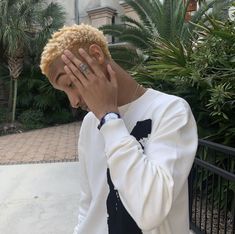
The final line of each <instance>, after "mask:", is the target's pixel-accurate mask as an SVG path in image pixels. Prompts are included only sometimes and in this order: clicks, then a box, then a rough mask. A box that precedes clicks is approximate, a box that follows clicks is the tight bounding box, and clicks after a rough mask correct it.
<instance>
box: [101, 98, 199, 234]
mask: <svg viewBox="0 0 235 234" xmlns="http://www.w3.org/2000/svg"><path fill="white" fill-rule="evenodd" d="M157 115H158V112H157V111H156V112H155V116H154V115H153V116H152V117H153V125H152V132H151V134H150V136H149V137H148V139H147V141H146V147H145V149H144V151H143V150H142V147H141V145H140V143H139V142H138V141H137V140H136V139H135V138H134V137H133V136H131V135H130V133H129V132H128V130H127V128H126V126H125V123H124V121H123V120H122V119H118V120H113V121H110V122H108V123H106V124H105V125H104V126H103V127H102V128H101V133H102V135H103V137H104V142H105V153H106V155H107V162H108V167H109V169H110V175H111V179H112V181H113V184H114V186H115V188H116V189H117V190H118V192H119V195H120V198H121V200H122V202H123V204H124V206H125V208H126V209H127V211H128V212H129V213H130V215H131V216H132V217H133V219H134V220H135V222H136V223H137V225H138V226H139V227H140V228H141V229H142V230H144V231H148V230H151V229H153V228H156V227H158V226H159V225H160V224H161V223H162V221H164V219H165V218H166V217H167V215H168V213H169V211H170V209H171V206H172V202H173V201H174V199H175V198H177V196H178V194H179V192H180V191H181V189H182V186H183V185H184V184H185V182H186V180H187V177H188V174H189V171H190V169H191V166H192V163H193V160H194V156H195V152H196V149H197V131H196V124H195V120H194V118H193V115H192V113H191V110H190V108H189V106H188V104H187V103H186V102H184V101H182V100H180V101H177V102H176V103H174V104H173V105H172V106H169V108H166V109H165V111H164V113H163V114H162V116H161V119H160V121H155V118H157V117H156V116H157Z"/></svg>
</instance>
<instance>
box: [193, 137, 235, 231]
mask: <svg viewBox="0 0 235 234" xmlns="http://www.w3.org/2000/svg"><path fill="white" fill-rule="evenodd" d="M189 214H190V226H191V229H192V230H193V231H194V232H195V233H198V234H201V233H207V234H222V233H223V234H235V148H231V147H226V146H223V145H220V144H216V143H212V142H209V141H205V140H199V146H198V151H197V156H196V158H195V161H194V165H193V168H192V170H191V173H190V175H189Z"/></svg>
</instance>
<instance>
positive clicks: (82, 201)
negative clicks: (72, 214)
mask: <svg viewBox="0 0 235 234" xmlns="http://www.w3.org/2000/svg"><path fill="white" fill-rule="evenodd" d="M85 145H86V144H84V143H83V138H82V129H81V131H80V137H79V141H78V155H79V167H78V170H79V209H78V224H77V226H76V227H75V232H74V233H77V232H78V230H79V226H80V224H81V223H82V222H83V221H84V220H85V218H86V216H87V213H88V210H89V207H90V203H91V191H90V188H89V182H88V176H87V169H86V163H85V160H86V154H85V149H84V146H85Z"/></svg>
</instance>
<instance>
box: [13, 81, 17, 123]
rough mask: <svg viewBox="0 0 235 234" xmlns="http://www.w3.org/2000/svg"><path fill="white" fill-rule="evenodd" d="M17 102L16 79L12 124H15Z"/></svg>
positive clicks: (15, 82)
mask: <svg viewBox="0 0 235 234" xmlns="http://www.w3.org/2000/svg"><path fill="white" fill-rule="evenodd" d="M16 100H17V79H14V97H13V106H12V123H14V122H15V115H16Z"/></svg>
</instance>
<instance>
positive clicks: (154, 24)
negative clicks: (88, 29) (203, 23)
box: [100, 0, 214, 63]
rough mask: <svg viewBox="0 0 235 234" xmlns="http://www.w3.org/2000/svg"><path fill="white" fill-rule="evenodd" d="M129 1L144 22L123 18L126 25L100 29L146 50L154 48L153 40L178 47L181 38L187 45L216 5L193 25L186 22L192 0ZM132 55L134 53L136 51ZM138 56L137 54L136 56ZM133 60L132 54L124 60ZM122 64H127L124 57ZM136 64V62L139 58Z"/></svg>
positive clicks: (203, 8)
mask: <svg viewBox="0 0 235 234" xmlns="http://www.w3.org/2000/svg"><path fill="white" fill-rule="evenodd" d="M125 2H126V3H127V4H129V5H130V6H131V7H132V8H133V9H134V11H135V12H136V13H137V15H138V17H139V19H140V20H139V21H138V20H136V19H133V18H130V17H128V16H122V17H121V21H122V24H119V25H105V26H102V27H101V28H100V29H101V30H102V31H103V32H104V33H105V34H109V35H111V36H114V37H116V38H117V39H118V41H119V42H127V43H130V44H131V45H133V46H134V47H135V48H138V49H140V50H142V51H145V50H149V49H151V47H152V40H155V39H156V38H159V37H160V38H163V39H166V40H168V41H169V42H171V43H173V44H175V43H176V44H177V43H178V41H179V39H180V40H182V41H183V42H189V39H190V37H191V36H192V32H193V29H194V24H196V23H198V22H199V21H200V20H201V19H202V16H203V15H204V13H205V12H206V11H207V10H208V9H209V8H210V7H211V6H212V5H213V3H214V1H212V2H211V3H209V4H208V5H205V4H203V5H202V6H201V7H200V8H199V9H198V10H197V11H196V13H195V14H194V15H193V16H192V18H191V21H192V22H193V23H194V24H191V23H189V22H187V21H186V20H185V18H186V14H187V9H188V5H189V2H190V1H189V0H187V1H185V0H163V1H161V0H145V1H143V0H125ZM124 47H125V46H119V47H118V50H119V51H120V50H121V51H123V48H124ZM116 50H117V49H115V51H116ZM127 50H128V49H127ZM129 51H130V50H129ZM111 52H112V48H111ZM122 53H124V52H122ZM116 54H118V53H116ZM116 54H114V59H115V58H116V59H117V60H118V59H119V58H118V55H117V56H115V55H116ZM131 54H133V50H132V53H131ZM126 55H127V53H126ZM137 55H138V54H137V53H136V54H135V56H137ZM122 57H123V56H122ZM130 57H131V56H130V54H129V55H128V56H126V58H128V59H126V60H124V63H127V62H128V61H130ZM140 60H141V59H140ZM121 61H123V58H122V60H121ZM134 61H136V58H135V60H134Z"/></svg>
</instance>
